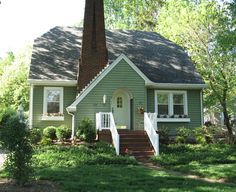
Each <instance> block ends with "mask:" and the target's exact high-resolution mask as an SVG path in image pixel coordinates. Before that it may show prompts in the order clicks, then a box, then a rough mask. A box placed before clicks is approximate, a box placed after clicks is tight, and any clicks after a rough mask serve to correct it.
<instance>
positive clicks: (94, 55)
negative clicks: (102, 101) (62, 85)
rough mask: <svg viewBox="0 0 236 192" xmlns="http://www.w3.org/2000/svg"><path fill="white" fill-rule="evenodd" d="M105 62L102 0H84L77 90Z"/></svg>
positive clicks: (89, 79)
mask: <svg viewBox="0 0 236 192" xmlns="http://www.w3.org/2000/svg"><path fill="white" fill-rule="evenodd" d="M107 62H108V58H107V48H106V37H105V23H104V5H103V0H86V4H85V13H84V28H83V39H82V51H81V56H80V63H79V74H78V91H81V90H82V89H83V88H84V87H85V86H86V85H87V84H88V83H89V82H90V81H91V80H92V79H93V78H94V77H95V76H96V75H97V74H98V73H99V72H100V71H101V70H102V69H103V68H104V67H105V66H106V65H107Z"/></svg>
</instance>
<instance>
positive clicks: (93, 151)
mask: <svg viewBox="0 0 236 192" xmlns="http://www.w3.org/2000/svg"><path fill="white" fill-rule="evenodd" d="M36 157H37V158H36V163H37V166H39V167H48V166H50V167H64V168H65V167H71V168H73V167H77V166H81V165H110V164H123V165H124V164H126V165H127V164H137V162H136V160H134V159H130V158H127V157H124V156H116V154H115V150H114V148H113V147H112V146H111V145H109V144H106V143H95V144H87V145H86V144H85V145H80V146H69V147H68V146H63V145H53V146H47V147H41V146H39V147H38V150H37V155H36ZM39 162H40V163H39Z"/></svg>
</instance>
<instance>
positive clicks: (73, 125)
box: [66, 108, 75, 140]
mask: <svg viewBox="0 0 236 192" xmlns="http://www.w3.org/2000/svg"><path fill="white" fill-rule="evenodd" d="M66 110H67V113H68V114H69V115H71V116H72V122H71V140H73V139H74V137H75V114H74V113H71V112H69V110H68V108H67V109H66Z"/></svg>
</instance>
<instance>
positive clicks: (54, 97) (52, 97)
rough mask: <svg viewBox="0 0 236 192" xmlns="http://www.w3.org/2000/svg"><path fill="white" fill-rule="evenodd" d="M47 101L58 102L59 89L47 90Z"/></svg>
mask: <svg viewBox="0 0 236 192" xmlns="http://www.w3.org/2000/svg"><path fill="white" fill-rule="evenodd" d="M47 101H48V102H60V91H59V90H49V91H48V94H47Z"/></svg>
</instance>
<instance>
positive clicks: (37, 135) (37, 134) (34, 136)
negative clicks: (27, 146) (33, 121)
mask: <svg viewBox="0 0 236 192" xmlns="http://www.w3.org/2000/svg"><path fill="white" fill-rule="evenodd" d="M29 139H30V141H31V143H32V144H38V143H39V142H40V141H41V139H42V130H41V129H36V128H34V129H31V130H30V135H29Z"/></svg>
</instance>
